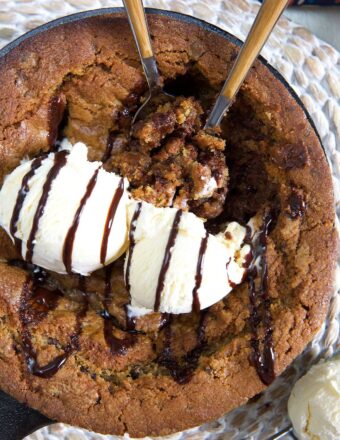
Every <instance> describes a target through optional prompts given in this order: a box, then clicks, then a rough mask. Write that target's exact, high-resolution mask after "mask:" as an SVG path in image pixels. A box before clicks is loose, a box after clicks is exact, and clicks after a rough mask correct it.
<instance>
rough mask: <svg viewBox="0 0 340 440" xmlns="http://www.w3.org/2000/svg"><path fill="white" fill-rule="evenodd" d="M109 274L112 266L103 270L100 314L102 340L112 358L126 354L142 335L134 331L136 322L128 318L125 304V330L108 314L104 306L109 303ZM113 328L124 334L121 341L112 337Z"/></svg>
mask: <svg viewBox="0 0 340 440" xmlns="http://www.w3.org/2000/svg"><path fill="white" fill-rule="evenodd" d="M111 274H112V265H109V266H107V267H106V268H105V296H104V304H103V305H104V310H103V312H102V313H101V316H102V318H104V338H105V341H106V343H107V345H108V346H109V347H110V351H111V354H112V355H113V356H115V355H118V356H122V355H124V354H126V352H127V350H128V349H129V348H131V347H133V346H134V345H135V344H136V342H137V334H139V333H143V332H139V331H138V330H136V321H135V319H134V318H130V317H129V315H128V310H127V304H125V306H124V308H125V314H126V322H125V328H122V326H121V325H120V323H119V321H118V320H117V319H116V318H115V317H114V316H113V315H111V314H110V313H109V311H108V310H107V307H106V305H107V304H108V303H109V301H110V294H111V290H112V288H111ZM115 328H118V329H119V330H121V331H123V332H125V335H124V337H123V338H122V339H120V338H117V337H116V336H114V334H113V331H114V329H115Z"/></svg>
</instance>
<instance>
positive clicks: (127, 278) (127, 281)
mask: <svg viewBox="0 0 340 440" xmlns="http://www.w3.org/2000/svg"><path fill="white" fill-rule="evenodd" d="M141 212H142V202H139V203H137V206H136V209H135V212H134V213H133V216H132V219H131V225H130V232H129V241H130V244H129V254H128V259H127V263H126V271H125V286H126V289H127V291H128V293H130V289H131V286H130V268H131V261H132V254H133V250H134V248H135V245H136V243H135V232H136V227H137V222H138V219H139V216H140V213H141Z"/></svg>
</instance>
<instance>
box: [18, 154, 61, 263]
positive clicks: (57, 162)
mask: <svg viewBox="0 0 340 440" xmlns="http://www.w3.org/2000/svg"><path fill="white" fill-rule="evenodd" d="M67 154H68V152H67V151H60V152H58V153H56V154H55V156H54V165H53V166H52V168H51V169H50V171H49V173H48V175H47V178H46V181H45V183H44V186H43V191H42V194H41V197H40V200H39V203H38V206H37V209H36V212H35V214H34V217H33V223H32V229H31V232H30V235H29V237H28V241H27V252H26V261H27V262H28V263H31V262H32V257H33V252H34V245H35V236H36V234H37V232H38V228H39V221H40V219H41V217H42V216H43V214H44V210H45V206H46V203H47V199H48V196H49V193H50V190H51V187H52V183H53V181H54V179H55V178H56V177H57V175H58V174H59V171H60V170H61V169H62V168H63V166H65V165H66V161H67Z"/></svg>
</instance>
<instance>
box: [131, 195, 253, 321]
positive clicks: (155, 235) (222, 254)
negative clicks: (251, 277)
mask: <svg viewBox="0 0 340 440" xmlns="http://www.w3.org/2000/svg"><path fill="white" fill-rule="evenodd" d="M128 217H129V221H130V222H131V225H130V245H129V252H128V254H127V257H126V261H125V281H126V285H127V288H128V290H129V293H130V295H131V306H132V307H135V308H136V307H137V308H138V307H140V308H144V309H148V310H155V311H159V312H164V313H189V312H191V310H192V309H195V310H197V311H198V310H200V309H205V308H207V307H209V306H211V305H212V304H214V303H216V302H218V301H220V300H221V299H222V298H223V297H225V296H226V295H227V294H228V293H229V292H230V291H231V290H232V289H233V288H234V287H235V286H236V285H237V284H239V283H240V282H241V281H242V279H243V277H244V274H245V270H246V268H245V262H246V261H247V256H248V255H249V253H250V246H249V245H244V243H243V242H244V238H245V236H246V228H244V227H243V226H241V225H239V224H238V223H235V222H233V223H230V224H229V225H228V226H227V229H226V234H219V235H217V236H213V235H211V234H209V233H207V231H206V229H205V227H204V222H203V220H202V219H200V218H198V217H196V216H195V215H194V214H192V213H190V212H183V211H181V210H178V209H175V208H156V207H155V206H153V205H150V204H148V203H145V202H139V203H135V204H131V205H130V206H129V214H128Z"/></svg>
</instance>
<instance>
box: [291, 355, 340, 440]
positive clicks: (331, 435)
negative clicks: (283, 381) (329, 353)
mask: <svg viewBox="0 0 340 440" xmlns="http://www.w3.org/2000/svg"><path fill="white" fill-rule="evenodd" d="M288 413H289V417H290V419H291V421H292V424H293V427H294V431H295V433H296V435H297V436H298V438H299V439H301V440H339V439H340V355H338V356H336V357H335V358H333V359H331V360H329V361H327V362H321V363H319V364H317V365H315V366H313V367H312V368H311V369H310V370H309V371H308V373H307V374H306V375H305V376H303V377H302V378H301V379H299V380H298V381H297V382H296V384H295V385H294V388H293V390H292V393H291V395H290V398H289V401H288Z"/></svg>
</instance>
